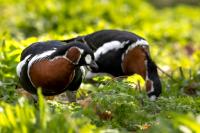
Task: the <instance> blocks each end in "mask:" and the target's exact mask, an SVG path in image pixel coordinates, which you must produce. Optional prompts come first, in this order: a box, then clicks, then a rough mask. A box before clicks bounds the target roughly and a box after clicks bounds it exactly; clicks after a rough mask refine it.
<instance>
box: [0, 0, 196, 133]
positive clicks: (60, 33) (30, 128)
mask: <svg viewBox="0 0 200 133" xmlns="http://www.w3.org/2000/svg"><path fill="white" fill-rule="evenodd" d="M77 3H78V5H77ZM91 3H93V4H91ZM35 7H37V8H35ZM0 8H1V9H2V10H1V15H0V19H1V21H0V29H1V31H0V132H3V133H4V132H5V133H6V132H20V133H28V132H69V133H70V132H71V133H73V132H83V133H84V132H88V133H89V132H150V133H155V132H163V133H169V132H171V133H174V132H178V133H179V132H186V131H187V130H189V131H191V132H199V131H200V118H199V117H200V106H199V105H200V63H199V62H200V50H199V49H200V32H199V28H200V21H199V18H198V16H199V12H200V8H199V7H197V6H189V5H177V6H174V7H165V8H159V9H157V8H155V7H154V6H153V5H152V4H151V3H149V1H147V0H144V1H140V0H134V1H132V0H124V1H122V0H116V1H112V0H111V1H106V0H101V1H99V0H94V1H92V0H84V1H80V0H69V1H67V2H66V1H64V0H60V1H56V0H52V1H50V0H45V1H44V2H43V3H42V4H41V2H40V1H37V0H34V1H32V3H31V4H28V3H26V2H25V1H24V0H1V2H0ZM110 28H115V29H124V30H128V31H132V32H135V33H137V34H139V35H141V36H143V37H145V38H146V39H147V41H148V42H149V43H150V46H151V47H150V48H151V49H150V50H151V56H152V58H153V59H154V60H155V62H156V63H157V65H158V66H159V68H161V69H162V70H163V71H164V73H163V72H161V71H160V70H159V74H160V76H161V81H162V86H163V92H162V95H161V96H160V97H159V99H158V100H157V101H155V102H151V101H149V99H148V97H147V95H146V92H145V90H144V81H143V80H142V79H141V77H140V76H138V75H134V76H131V77H128V78H127V79H123V80H121V79H119V78H116V79H113V80H111V79H110V78H108V77H96V78H95V79H94V80H96V81H97V82H98V83H97V84H95V85H94V84H93V85H91V84H84V85H83V86H81V88H80V90H79V93H78V95H77V96H78V97H79V98H81V99H83V98H85V97H91V99H92V101H91V102H90V104H89V105H88V106H87V107H86V108H83V107H82V106H81V105H80V104H78V103H76V104H75V103H72V104H70V103H66V102H65V101H62V100H60V97H59V98H58V100H53V101H47V100H44V98H43V97H42V96H41V95H39V96H40V98H39V102H38V104H35V103H33V102H32V101H31V100H29V99H26V98H25V97H22V96H21V95H20V94H19V93H17V91H16V88H20V85H19V82H18V78H17V76H16V72H15V68H16V65H17V63H18V62H19V58H20V53H21V51H22V50H23V49H24V48H25V47H26V46H28V45H29V44H31V43H33V42H37V41H43V40H50V39H68V38H71V37H75V36H77V35H83V34H87V33H91V32H93V31H96V30H100V29H110ZM138 81H139V82H140V85H141V88H138V86H137V84H138ZM61 99H62V98H61Z"/></svg>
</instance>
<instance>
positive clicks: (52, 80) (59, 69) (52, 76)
mask: <svg viewBox="0 0 200 133" xmlns="http://www.w3.org/2000/svg"><path fill="white" fill-rule="evenodd" d="M29 76H30V79H31V81H32V84H33V85H34V86H35V87H37V88H38V87H42V91H43V93H45V92H47V93H53V92H57V91H58V92H60V91H62V90H64V89H65V88H66V86H67V85H68V84H69V83H70V82H71V80H72V79H73V76H74V65H73V64H72V63H71V62H69V61H68V60H66V59H65V58H62V57H61V58H55V59H53V60H47V59H44V60H41V61H38V62H36V63H33V64H32V66H31V68H30V71H29Z"/></svg>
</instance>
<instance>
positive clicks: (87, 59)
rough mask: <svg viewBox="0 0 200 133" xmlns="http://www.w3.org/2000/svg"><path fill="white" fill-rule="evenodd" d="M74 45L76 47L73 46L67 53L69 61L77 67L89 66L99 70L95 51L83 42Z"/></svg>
mask: <svg viewBox="0 0 200 133" xmlns="http://www.w3.org/2000/svg"><path fill="white" fill-rule="evenodd" d="M73 43H74V45H71V47H70V48H69V49H68V50H67V52H66V57H67V59H69V60H70V61H71V62H72V63H73V64H75V66H89V67H91V68H92V69H98V65H97V64H96V62H95V58H94V53H93V51H92V50H91V49H90V48H89V47H88V46H87V45H85V44H83V43H81V42H73Z"/></svg>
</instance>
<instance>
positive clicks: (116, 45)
mask: <svg viewBox="0 0 200 133" xmlns="http://www.w3.org/2000/svg"><path fill="white" fill-rule="evenodd" d="M127 43H128V41H126V42H122V43H121V42H120V41H111V42H107V43H105V44H103V46H101V47H100V48H98V49H97V50H96V52H95V53H94V56H95V60H98V58H99V57H100V56H101V55H102V54H105V53H107V52H108V51H110V50H118V49H120V48H123V47H124V44H127Z"/></svg>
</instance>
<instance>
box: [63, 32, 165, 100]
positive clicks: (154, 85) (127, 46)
mask: <svg viewBox="0 0 200 133" xmlns="http://www.w3.org/2000/svg"><path fill="white" fill-rule="evenodd" d="M63 42H82V43H84V44H85V45H87V46H88V47H90V48H91V49H92V50H93V52H94V56H95V62H96V63H97V65H98V69H94V68H91V71H90V72H88V73H87V75H86V77H88V78H91V77H92V76H93V75H96V74H99V73H108V74H110V75H112V76H114V77H118V76H130V75H133V74H135V73H136V74H139V75H141V76H142V78H143V79H144V80H145V84H146V91H147V94H148V96H149V98H150V100H152V101H154V100H156V99H157V97H159V95H160V94H161V92H162V84H161V81H160V78H159V75H158V72H157V65H156V64H155V62H154V61H153V60H152V58H151V56H150V48H149V43H148V42H147V41H146V40H145V39H144V38H143V37H141V36H139V35H137V34H134V33H132V32H129V31H124V30H115V29H111V30H109V29H108V30H100V31H96V32H93V33H90V34H87V35H83V36H77V37H74V38H71V39H68V40H63Z"/></svg>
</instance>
